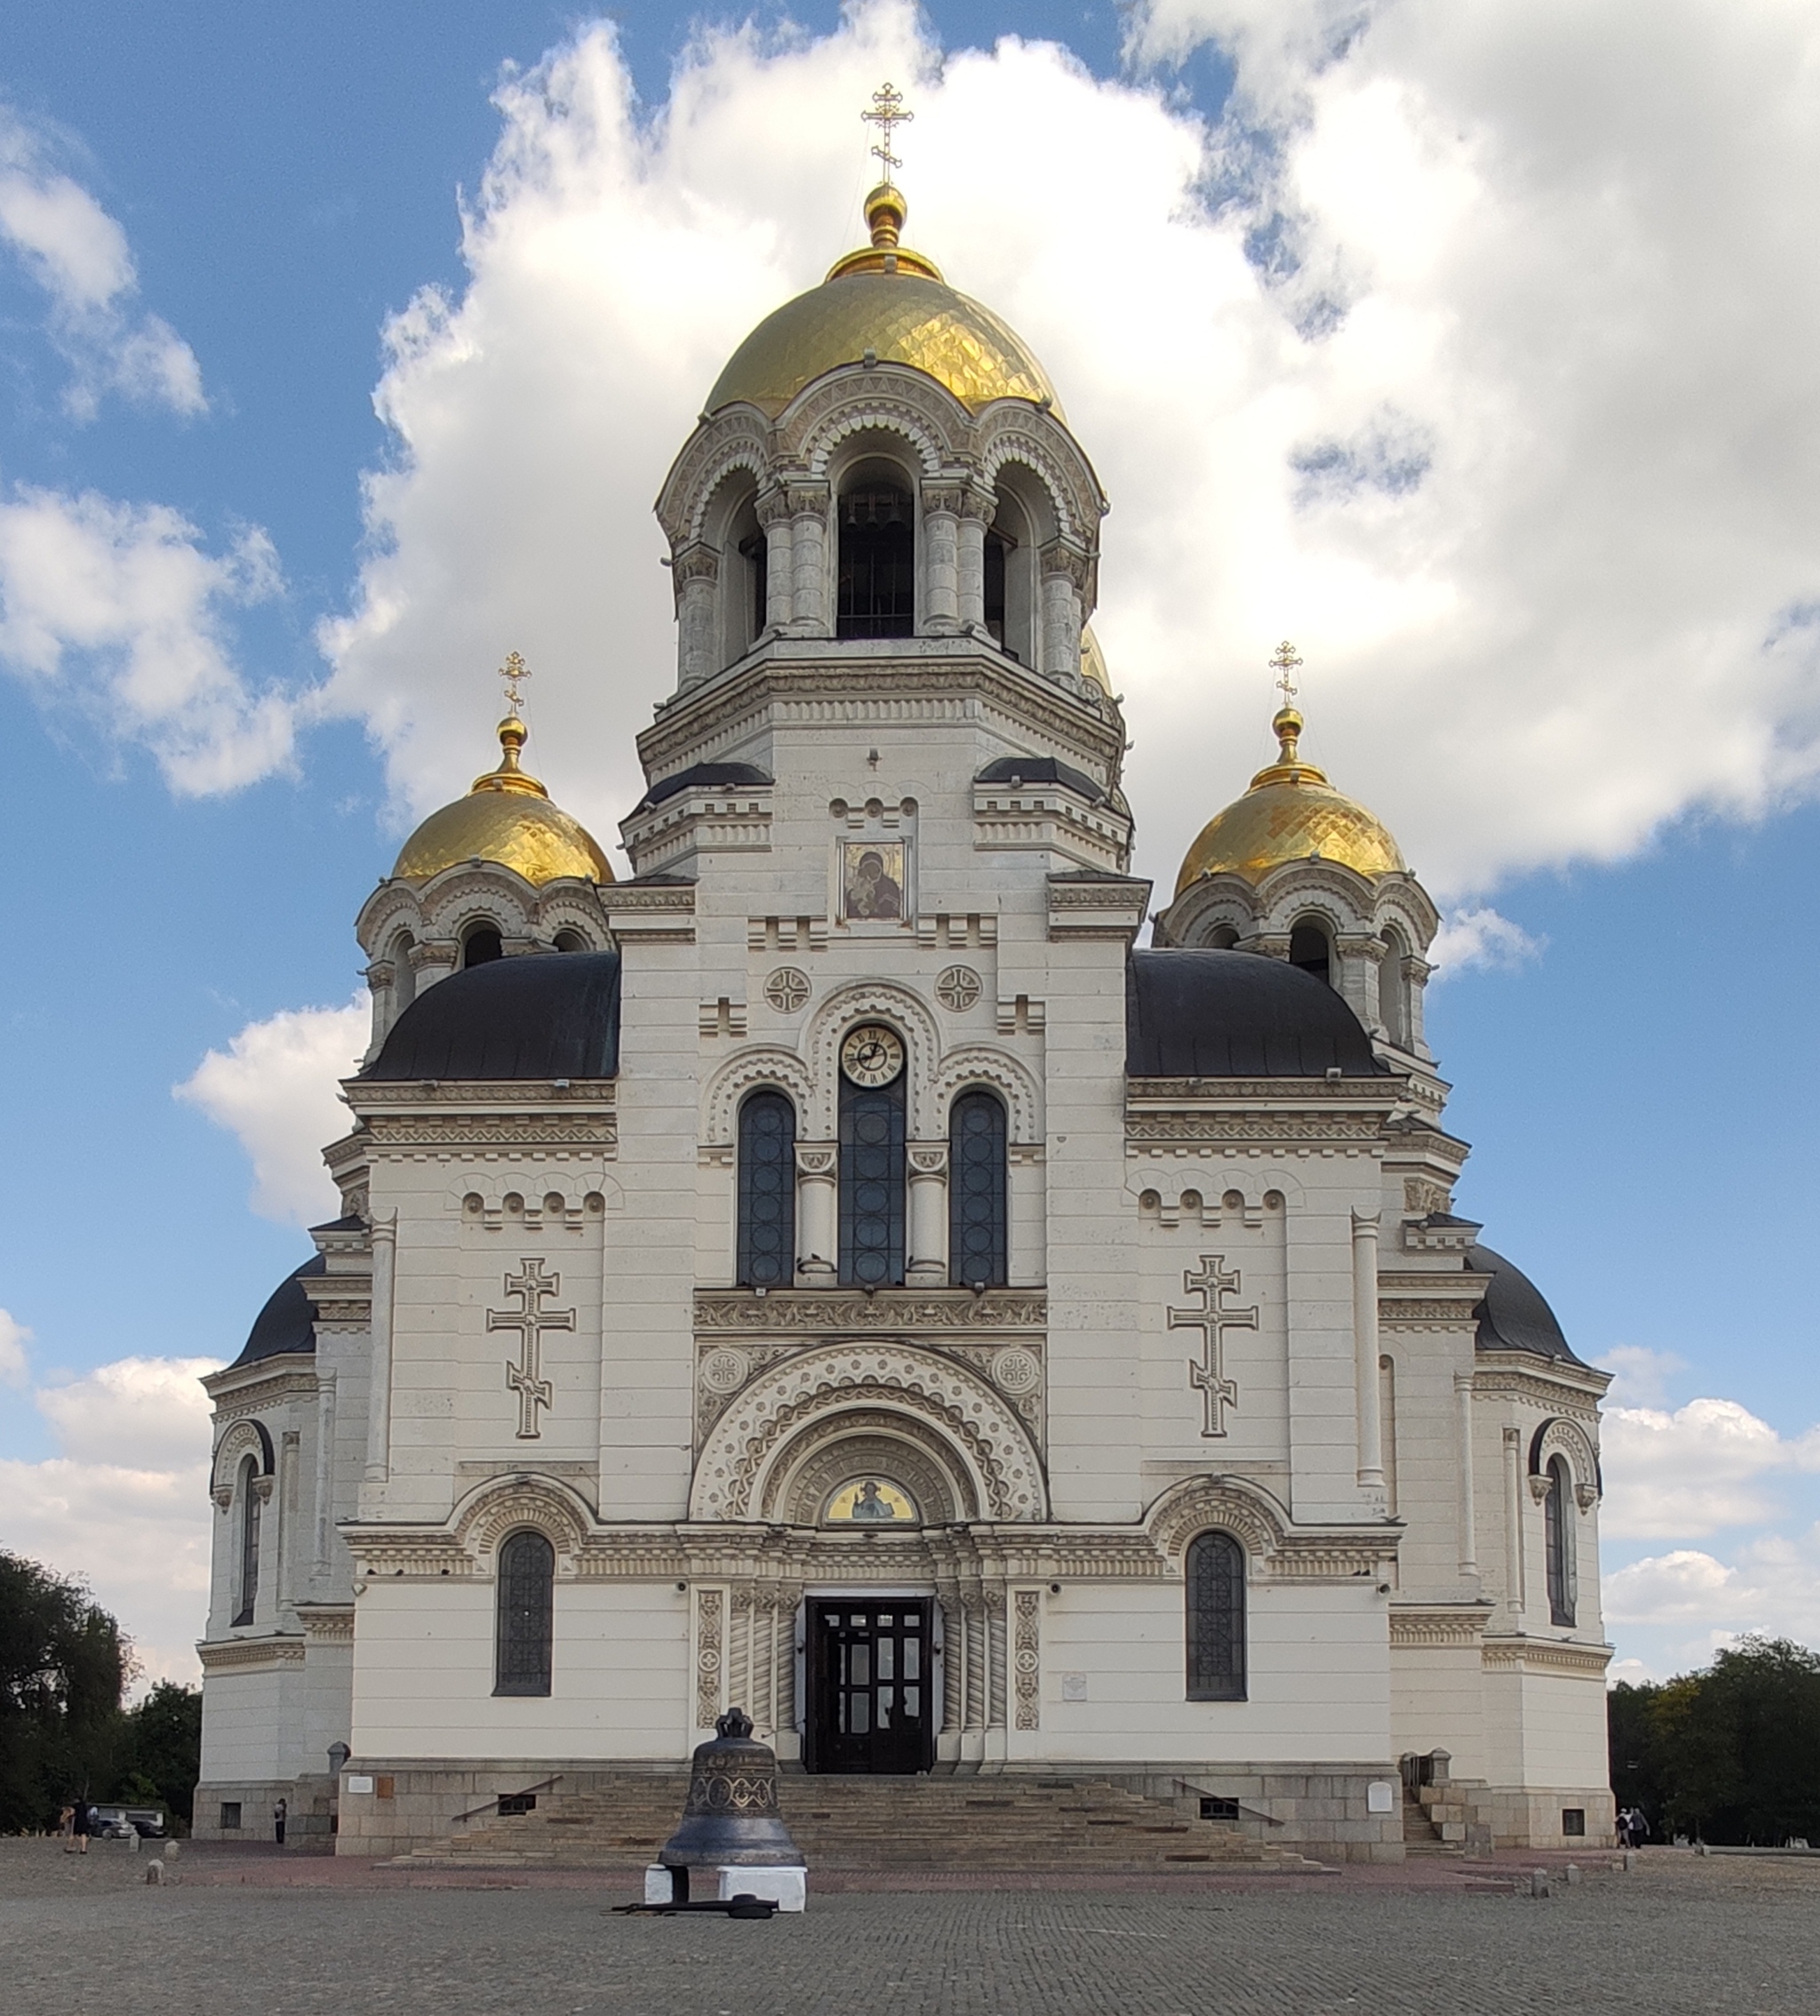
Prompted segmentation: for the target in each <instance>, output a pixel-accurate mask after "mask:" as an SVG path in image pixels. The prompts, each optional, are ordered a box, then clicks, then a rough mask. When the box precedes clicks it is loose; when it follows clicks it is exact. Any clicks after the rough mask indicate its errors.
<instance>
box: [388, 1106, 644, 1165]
mask: <svg viewBox="0 0 1820 2016" xmlns="http://www.w3.org/2000/svg"><path fill="white" fill-rule="evenodd" d="M370 1125H371V1136H372V1144H373V1148H374V1149H375V1151H377V1152H378V1153H379V1154H381V1155H393V1154H395V1153H397V1152H398V1151H399V1150H411V1149H425V1148H427V1149H430V1150H432V1151H435V1152H438V1153H444V1154H451V1153H452V1154H459V1153H460V1152H461V1151H462V1150H464V1149H468V1150H472V1151H474V1152H475V1153H483V1152H485V1151H487V1150H490V1149H494V1148H591V1149H593V1150H594V1151H595V1153H596V1154H597V1155H601V1156H611V1155H612V1154H613V1153H614V1152H615V1150H616V1149H617V1148H618V1146H619V1123H618V1121H617V1119H616V1118H615V1117H614V1116H613V1115H612V1114H611V1113H594V1114H581V1113H577V1114H555V1113H423V1114H413V1115H411V1116H405V1115H403V1114H400V1115H397V1116H393V1115H389V1114H386V1115H379V1114H376V1115H374V1116H373V1118H372V1120H371V1123H370Z"/></svg>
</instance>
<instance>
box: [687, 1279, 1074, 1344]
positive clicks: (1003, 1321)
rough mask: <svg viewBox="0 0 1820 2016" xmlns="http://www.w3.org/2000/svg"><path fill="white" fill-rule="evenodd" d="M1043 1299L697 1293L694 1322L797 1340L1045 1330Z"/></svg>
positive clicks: (919, 1293)
mask: <svg viewBox="0 0 1820 2016" xmlns="http://www.w3.org/2000/svg"><path fill="white" fill-rule="evenodd" d="M1048 1324H1049V1297H1048V1296H1047V1295H1045V1294H1042V1293H1041V1292H1036V1291H1027V1290H1024V1289H1018V1288H988V1289H987V1290H986V1292H985V1293H984V1294H983V1295H976V1294H975V1293H974V1292H973V1291H972V1290H971V1289H969V1288H954V1289H928V1290H918V1289H913V1288H881V1289H880V1290H879V1291H878V1292H877V1293H876V1294H872V1295H867V1294H864V1293H852V1292H848V1291H847V1290H844V1289H831V1290H827V1291H818V1290H815V1289H785V1290H779V1291H777V1292H773V1293H770V1294H763V1295H761V1294H757V1293H754V1292H753V1291H752V1290H751V1289H749V1288H747V1289H716V1288H703V1289H698V1290H697V1291H696V1296H695V1327H696V1329H697V1331H698V1332H703V1331H711V1332H714V1333H715V1334H716V1335H730V1334H733V1335H737V1334H740V1333H746V1334H749V1335H751V1336H754V1337H766V1336H776V1335H778V1333H779V1332H794V1333H795V1334H797V1335H800V1336H802V1337H803V1338H810V1337H815V1338H820V1337H830V1336H841V1337H845V1336H852V1335H855V1334H859V1335H875V1334H878V1333H880V1332H891V1333H895V1334H898V1335H904V1336H914V1334H915V1333H916V1332H918V1331H930V1330H936V1331H944V1332H966V1331H1006V1330H1038V1331H1040V1330H1043V1329H1046V1328H1047V1327H1048Z"/></svg>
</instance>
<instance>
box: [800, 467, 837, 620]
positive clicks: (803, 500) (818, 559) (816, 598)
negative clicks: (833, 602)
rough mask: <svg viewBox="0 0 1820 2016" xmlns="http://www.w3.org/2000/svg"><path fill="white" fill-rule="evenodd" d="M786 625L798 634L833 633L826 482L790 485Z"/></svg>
mask: <svg viewBox="0 0 1820 2016" xmlns="http://www.w3.org/2000/svg"><path fill="white" fill-rule="evenodd" d="M789 505H790V607H791V615H790V628H791V630H792V632H793V633H794V635H795V636H799V637H827V636H833V635H834V612H833V610H832V609H831V608H830V607H829V604H828V486H827V485H826V484H825V483H802V484H791V485H790V496H789Z"/></svg>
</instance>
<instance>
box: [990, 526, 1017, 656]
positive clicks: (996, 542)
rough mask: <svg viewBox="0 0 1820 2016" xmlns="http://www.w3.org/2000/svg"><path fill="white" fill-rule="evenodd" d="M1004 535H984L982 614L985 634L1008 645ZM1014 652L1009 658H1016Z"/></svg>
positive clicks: (1008, 649) (1008, 647) (1008, 648)
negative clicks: (984, 578) (1006, 632)
mask: <svg viewBox="0 0 1820 2016" xmlns="http://www.w3.org/2000/svg"><path fill="white" fill-rule="evenodd" d="M1005 551H1006V548H1005V535H1004V534H1003V533H1002V532H987V533H986V582H985V587H986V604H985V610H984V614H985V617H986V631H987V634H988V635H989V636H991V638H992V641H993V642H994V644H1001V645H1003V646H1004V648H1005V649H1006V650H1007V651H1010V644H1008V643H1007V641H1006V638H1005ZM1017 655H1018V654H1017V652H1015V651H1013V652H1011V656H1012V657H1013V658H1015V657H1016V656H1017Z"/></svg>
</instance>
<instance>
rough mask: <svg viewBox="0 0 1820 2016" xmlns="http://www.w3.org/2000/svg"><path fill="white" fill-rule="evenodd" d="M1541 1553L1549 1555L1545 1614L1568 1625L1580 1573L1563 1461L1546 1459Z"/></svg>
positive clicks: (1569, 1485)
mask: <svg viewBox="0 0 1820 2016" xmlns="http://www.w3.org/2000/svg"><path fill="white" fill-rule="evenodd" d="M1542 1522H1543V1540H1544V1551H1545V1554H1546V1555H1547V1556H1548V1615H1549V1620H1550V1621H1551V1622H1552V1623H1555V1624H1567V1625H1571V1624H1573V1623H1574V1621H1575V1614H1576V1612H1577V1610H1578V1607H1579V1596H1580V1592H1579V1587H1578V1584H1579V1573H1578V1571H1577V1565H1576V1564H1575V1561H1574V1496H1573V1482H1572V1480H1571V1478H1569V1476H1568V1466H1567V1462H1566V1460H1565V1459H1564V1458H1563V1457H1560V1456H1552V1457H1550V1458H1549V1460H1548V1495H1547V1497H1545V1499H1544V1500H1542Z"/></svg>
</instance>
